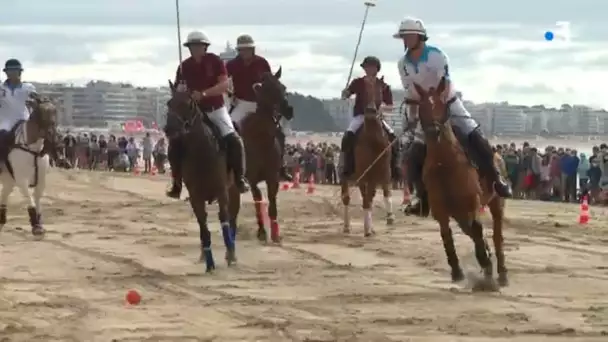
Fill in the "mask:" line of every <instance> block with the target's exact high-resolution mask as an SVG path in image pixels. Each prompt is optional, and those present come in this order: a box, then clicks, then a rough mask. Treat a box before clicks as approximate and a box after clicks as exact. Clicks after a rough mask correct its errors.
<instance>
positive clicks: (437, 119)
mask: <svg viewBox="0 0 608 342" xmlns="http://www.w3.org/2000/svg"><path fill="white" fill-rule="evenodd" d="M414 87H415V89H416V91H417V92H418V94H419V95H420V107H419V112H420V123H421V125H422V130H423V132H424V135H425V140H426V144H427V147H426V148H427V156H426V159H425V162H424V167H423V172H422V178H423V181H424V184H425V185H426V187H427V191H428V198H429V205H430V208H431V212H432V216H433V218H434V219H435V220H436V221H437V222H438V223H439V226H440V229H441V239H442V240H443V247H444V249H445V253H446V255H447V259H448V264H449V265H450V267H451V269H452V280H453V281H460V280H463V279H464V274H463V272H462V269H461V267H460V264H459V261H458V256H457V255H456V250H455V247H454V239H453V236H452V230H451V228H450V218H453V219H454V220H455V221H456V222H457V224H458V226H460V228H461V229H462V231H463V232H464V233H465V234H466V235H467V236H469V237H470V238H471V240H473V243H474V245H475V256H476V258H477V262H478V263H479V265H480V266H481V268H482V269H483V272H484V284H480V285H479V286H483V287H484V289H485V287H487V286H489V287H491V289H492V290H494V289H495V282H494V281H493V267H492V259H491V253H490V249H489V246H488V245H487V243H486V241H485V238H484V236H483V226H482V224H481V221H480V220H479V216H480V209H481V208H482V206H484V205H486V204H487V206H488V207H489V208H490V213H491V215H492V221H493V240H494V248H495V249H496V260H497V264H498V265H497V266H498V267H497V270H498V282H499V284H500V285H501V286H506V285H507V283H508V280H507V268H506V267H505V256H504V250H503V232H502V227H503V218H504V200H503V199H501V198H500V197H498V196H496V195H495V194H494V190H493V187H492V184H489V181H488V180H486V179H480V177H479V175H478V173H477V170H476V169H475V168H474V167H473V165H472V164H471V162H470V161H469V159H468V157H467V155H466V154H465V150H464V149H463V146H462V145H461V143H460V142H459V141H458V139H457V138H456V135H455V134H454V131H453V130H452V126H451V124H450V117H449V105H450V101H448V100H446V98H445V95H444V92H445V90H446V88H447V87H446V80H445V78H443V79H442V80H441V81H440V82H439V85H438V86H437V88H436V89H435V88H431V89H429V90H428V91H425V90H424V89H423V88H422V87H420V85H418V84H414ZM486 285H487V286H486Z"/></svg>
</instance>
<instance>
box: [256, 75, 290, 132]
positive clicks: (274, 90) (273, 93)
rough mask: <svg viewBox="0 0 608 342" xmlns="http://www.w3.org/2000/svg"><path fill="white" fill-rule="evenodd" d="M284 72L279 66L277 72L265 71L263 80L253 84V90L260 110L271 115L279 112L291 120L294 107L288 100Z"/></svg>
mask: <svg viewBox="0 0 608 342" xmlns="http://www.w3.org/2000/svg"><path fill="white" fill-rule="evenodd" d="M282 74H283V69H282V68H279V70H277V72H276V73H275V74H272V73H270V72H268V73H264V74H263V75H262V79H261V82H259V83H256V84H254V85H253V90H254V91H255V94H256V102H257V106H258V108H259V109H260V110H259V112H262V113H263V114H265V115H270V116H273V115H274V114H275V112H278V113H279V114H280V115H281V116H282V117H284V118H286V119H287V120H291V119H292V118H293V107H292V106H290V105H289V102H287V87H285V85H283V83H282V82H281V75H282Z"/></svg>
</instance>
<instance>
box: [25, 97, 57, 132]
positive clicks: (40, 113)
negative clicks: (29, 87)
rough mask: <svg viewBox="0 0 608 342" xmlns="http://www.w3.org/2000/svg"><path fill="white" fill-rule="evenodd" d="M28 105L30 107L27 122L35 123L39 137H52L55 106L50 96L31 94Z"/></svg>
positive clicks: (55, 117)
mask: <svg viewBox="0 0 608 342" xmlns="http://www.w3.org/2000/svg"><path fill="white" fill-rule="evenodd" d="M28 105H29V106H30V108H31V114H30V119H29V120H28V122H29V123H31V124H34V125H36V129H35V131H38V132H39V134H40V136H39V138H51V137H54V135H55V133H56V127H57V106H55V104H54V103H53V101H51V99H50V98H48V97H45V96H39V95H33V96H32V98H31V99H30V101H28Z"/></svg>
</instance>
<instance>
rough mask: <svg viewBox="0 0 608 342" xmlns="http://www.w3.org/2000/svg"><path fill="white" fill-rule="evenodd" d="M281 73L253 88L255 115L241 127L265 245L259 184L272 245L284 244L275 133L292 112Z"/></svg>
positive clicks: (268, 76) (260, 236)
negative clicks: (264, 202)
mask: <svg viewBox="0 0 608 342" xmlns="http://www.w3.org/2000/svg"><path fill="white" fill-rule="evenodd" d="M281 70H282V69H281V68H279V70H278V71H277V72H276V73H275V74H274V75H273V74H272V73H265V74H264V75H262V80H261V82H260V83H256V84H255V85H254V86H253V87H254V90H255V93H256V103H257V107H256V111H255V112H254V113H251V115H248V116H247V117H246V118H245V119H243V121H242V122H241V124H240V127H239V133H240V134H241V137H242V138H243V143H244V145H245V155H246V160H247V168H246V172H245V176H246V177H247V180H248V181H249V184H250V185H251V194H252V196H253V200H254V201H255V212H256V218H257V224H258V231H257V237H258V240H260V241H263V242H266V241H267V239H268V235H267V233H266V228H265V226H264V213H263V209H264V205H263V200H264V199H263V197H262V191H261V190H260V188H259V187H258V183H260V182H265V183H266V193H267V196H268V217H269V218H270V237H271V239H272V241H273V242H280V240H281V237H280V231H279V223H278V215H279V214H278V209H277V194H278V192H279V179H280V176H279V171H280V170H281V166H282V165H283V164H282V163H283V161H282V160H281V158H282V157H281V147H280V144H279V142H278V141H277V136H276V132H277V125H278V121H279V119H280V118H281V116H283V117H285V118H286V119H288V120H289V119H291V118H292V117H293V109H292V107H291V106H289V103H288V102H287V89H286V87H285V86H284V85H283V84H282V83H281V81H280V79H281V74H282V71H281Z"/></svg>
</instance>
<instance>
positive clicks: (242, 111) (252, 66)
mask: <svg viewBox="0 0 608 342" xmlns="http://www.w3.org/2000/svg"><path fill="white" fill-rule="evenodd" d="M236 50H237V51H238V56H237V57H236V58H234V59H232V60H230V61H228V63H226V69H227V70H228V76H230V77H231V78H232V87H233V90H232V108H231V111H230V114H231V115H232V120H233V121H234V122H235V123H236V125H237V127H240V125H241V122H242V121H243V120H244V119H245V118H246V117H247V116H248V115H249V114H251V113H254V112H255V111H256V107H257V102H256V94H255V91H254V86H255V85H256V84H257V83H261V82H262V75H264V73H271V72H272V71H271V70H270V64H268V61H267V60H266V58H264V57H262V56H260V55H257V54H256V53H255V42H254V40H253V38H251V36H250V35H247V34H244V35H241V36H239V37H238V38H237V39H236ZM287 117H289V116H287ZM277 138H278V141H279V144H280V146H281V160H282V162H283V164H282V166H281V170H280V176H281V178H283V179H284V180H287V181H291V175H289V174H288V173H287V168H286V165H285V161H284V155H285V138H286V137H285V133H284V132H283V128H282V127H281V125H280V122H279V121H278V120H277Z"/></svg>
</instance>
